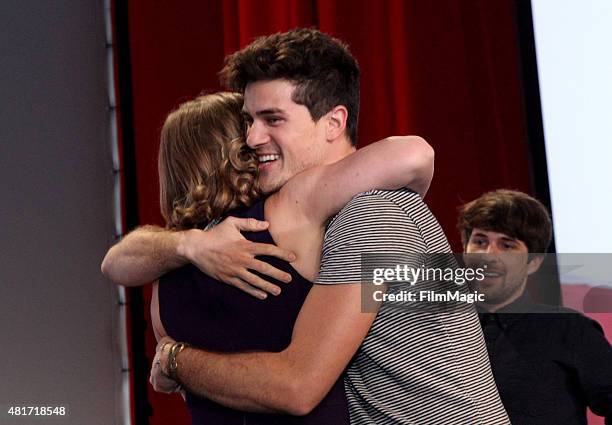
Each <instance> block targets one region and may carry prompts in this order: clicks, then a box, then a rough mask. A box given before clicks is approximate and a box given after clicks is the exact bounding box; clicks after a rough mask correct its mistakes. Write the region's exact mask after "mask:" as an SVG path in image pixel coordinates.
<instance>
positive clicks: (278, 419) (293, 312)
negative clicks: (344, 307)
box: [159, 200, 349, 425]
mask: <svg viewBox="0 0 612 425" xmlns="http://www.w3.org/2000/svg"><path fill="white" fill-rule="evenodd" d="M230 215H232V216H235V217H253V218H256V219H259V220H263V219H264V200H261V201H259V202H257V203H256V204H255V205H253V206H252V207H250V208H248V209H244V210H238V211H234V212H232V213H230ZM244 236H245V237H246V238H247V239H248V240H251V241H254V242H262V243H271V244H273V243H274V241H273V239H272V236H271V235H270V233H269V232H268V231H267V230H266V231H262V232H244ZM261 259H262V260H263V261H266V262H267V263H269V264H272V265H273V266H275V267H277V268H279V269H281V270H283V271H285V272H287V273H290V274H291V275H292V277H293V279H292V281H291V283H289V284H283V283H280V282H275V281H274V280H271V281H272V282H273V283H275V284H278V285H279V286H280V287H281V288H282V292H281V294H280V295H279V296H268V298H267V299H265V300H259V299H256V298H254V297H252V296H251V295H248V294H246V293H244V292H242V291H240V290H238V289H236V288H233V287H231V286H229V285H226V284H224V283H221V282H219V281H216V280H214V279H212V278H211V277H209V276H207V275H205V274H203V273H201V272H200V271H199V270H198V269H197V268H196V267H195V266H193V265H188V266H185V267H182V268H180V269H176V270H174V271H172V272H170V273H168V274H166V275H164V276H163V277H162V278H161V279H160V281H159V311H160V316H161V321H162V324H163V325H164V328H165V330H166V332H167V333H168V335H169V336H171V337H172V338H173V339H175V340H176V341H182V342H187V343H189V344H191V345H194V346H198V347H201V348H205V349H208V350H211V351H222V352H238V351H272V352H278V351H282V350H284V349H285V348H286V347H287V346H288V345H289V343H290V342H291V334H292V332H293V325H294V324H295V320H296V319H297V316H298V313H299V311H300V308H301V307H302V304H303V303H304V300H305V298H306V295H308V291H310V288H311V287H312V283H311V282H309V281H307V280H306V279H305V278H303V277H302V276H300V274H299V273H298V272H297V271H296V270H295V269H294V268H293V267H291V265H290V264H289V263H287V262H285V261H282V260H279V259H277V258H273V257H262V258H261ZM187 406H188V408H189V411H190V413H191V417H192V423H193V424H194V425H195V424H198V425H201V424H215V425H216V424H223V425H234V424H235V425H263V424H300V425H306V424H333V425H343V424H348V423H349V415H348V406H347V401H346V396H345V393H344V386H343V380H342V377H341V378H340V379H338V381H337V382H336V383H335V384H334V386H333V387H332V389H331V391H330V392H329V394H328V395H327V396H326V397H325V398H324V399H323V401H322V402H321V404H319V406H317V407H316V408H315V409H314V410H313V411H312V412H311V413H310V414H308V415H306V416H301V417H296V416H289V415H269V414H259V413H249V412H242V411H238V410H233V409H230V408H227V407H224V406H222V405H220V404H217V403H215V402H212V401H210V400H207V399H204V398H201V397H198V396H196V395H194V394H187Z"/></svg>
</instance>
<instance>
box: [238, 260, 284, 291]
mask: <svg viewBox="0 0 612 425" xmlns="http://www.w3.org/2000/svg"><path fill="white" fill-rule="evenodd" d="M248 268H249V269H251V270H255V271H257V272H259V273H261V274H263V275H266V276H270V277H271V278H273V279H276V280H280V281H281V282H285V283H289V282H291V275H290V274H289V273H286V272H284V271H282V270H279V269H277V268H276V267H274V266H272V265H271V264H268V263H264V262H263V261H260V260H255V259H253V261H251V262H250V263H249V267H248ZM262 289H263V288H262Z"/></svg>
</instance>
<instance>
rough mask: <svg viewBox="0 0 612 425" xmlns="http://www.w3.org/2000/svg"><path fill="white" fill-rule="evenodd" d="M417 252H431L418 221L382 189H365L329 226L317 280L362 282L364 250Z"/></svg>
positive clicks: (387, 252) (335, 282)
mask: <svg viewBox="0 0 612 425" xmlns="http://www.w3.org/2000/svg"><path fill="white" fill-rule="evenodd" d="M415 196H418V195H415ZM415 252H421V253H422V252H427V245H426V243H425V241H424V239H423V237H422V235H421V231H420V229H419V227H418V226H417V224H416V223H415V221H414V220H412V218H411V217H410V216H409V215H408V214H406V212H405V211H404V210H403V209H402V208H401V207H400V206H399V205H397V204H396V203H395V202H393V201H392V200H390V199H387V198H385V197H383V196H382V195H381V194H380V193H379V192H367V193H363V194H360V195H358V196H356V197H355V198H353V199H352V200H351V201H350V202H349V203H348V204H347V205H346V206H345V207H344V208H343V209H342V210H341V211H340V213H338V215H337V216H336V217H335V218H334V220H333V221H332V222H331V223H330V225H329V226H328V229H327V231H326V233H325V241H324V243H323V253H322V256H321V270H320V272H319V276H318V278H317V279H316V280H315V283H316V284H328V285H329V284H342V283H357V282H360V281H361V279H362V275H361V261H362V255H363V254H384V255H385V256H387V257H389V256H395V255H398V256H401V255H403V254H407V253H415Z"/></svg>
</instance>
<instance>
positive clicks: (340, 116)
mask: <svg viewBox="0 0 612 425" xmlns="http://www.w3.org/2000/svg"><path fill="white" fill-rule="evenodd" d="M326 115H327V120H326V125H327V127H326V138H327V140H328V141H330V142H331V141H333V140H336V139H337V138H339V137H341V136H342V135H343V134H344V132H345V129H346V120H347V118H348V110H347V109H346V107H345V106H344V105H337V106H334V108H333V109H332V110H331V111H329V112H328V113H327V114H326Z"/></svg>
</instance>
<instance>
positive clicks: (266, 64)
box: [219, 28, 359, 145]
mask: <svg viewBox="0 0 612 425" xmlns="http://www.w3.org/2000/svg"><path fill="white" fill-rule="evenodd" d="M219 75H220V77H221V81H222V83H223V84H224V85H225V86H226V87H227V88H229V89H231V90H235V91H239V92H244V89H245V87H246V86H247V84H249V83H251V82H255V81H262V80H276V79H285V80H288V81H291V82H293V83H295V85H296V87H295V90H294V91H293V95H292V100H293V101H294V102H295V103H297V104H300V105H304V106H306V107H307V108H308V110H309V111H310V115H311V116H312V119H313V120H314V121H317V120H319V118H321V117H322V116H323V115H325V114H326V113H328V112H329V111H331V110H332V108H334V107H335V106H337V105H344V106H345V107H346V108H347V110H348V117H347V122H346V131H347V134H348V136H349V138H350V139H351V142H352V143H353V145H356V144H357V120H358V116H359V66H358V64H357V61H356V60H355V58H354V57H353V56H352V55H351V53H350V52H349V50H348V47H347V46H346V45H345V44H344V43H342V42H341V41H339V40H337V39H335V38H333V37H330V36H329V35H327V34H324V33H322V32H321V31H318V30H316V29H307V28H301V29H296V30H292V31H288V32H285V33H278V34H273V35H269V36H266V37H260V38H258V39H257V40H255V41H254V42H252V43H251V44H249V45H248V46H247V47H245V48H244V49H242V50H240V51H238V52H236V53H234V54H232V55H230V56H228V57H227V58H226V59H225V66H224V67H223V69H222V70H221V72H220V73H219Z"/></svg>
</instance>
